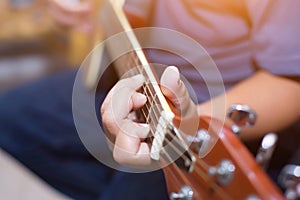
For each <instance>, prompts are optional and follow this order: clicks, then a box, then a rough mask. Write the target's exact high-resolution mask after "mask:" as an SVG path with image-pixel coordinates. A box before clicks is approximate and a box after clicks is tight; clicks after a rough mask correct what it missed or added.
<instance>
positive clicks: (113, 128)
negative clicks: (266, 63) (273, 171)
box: [101, 67, 300, 166]
mask: <svg viewBox="0 0 300 200" xmlns="http://www.w3.org/2000/svg"><path fill="white" fill-rule="evenodd" d="M143 81H144V80H143V77H142V76H140V75H138V76H135V77H131V78H127V79H125V80H121V81H119V82H118V83H117V84H116V85H115V86H114V87H113V89H112V90H111V91H110V92H109V94H108V95H107V97H106V99H105V101H104V103H103V105H102V107H101V114H102V119H103V124H104V126H105V129H106V133H107V134H108V136H109V138H110V139H111V141H113V142H114V147H113V155H114V158H115V160H116V161H117V162H119V163H121V164H124V165H130V166H132V165H147V164H149V163H150V161H151V159H150V156H149V146H148V145H147V143H146V142H145V141H144V138H145V137H146V136H147V134H148V131H149V127H148V126H147V125H145V124H140V123H137V122H135V121H133V120H132V118H131V117H130V116H131V115H132V114H131V112H132V110H135V109H138V108H140V107H141V106H142V105H144V103H145V102H146V97H145V96H144V95H142V94H140V93H138V92H137V91H136V90H137V89H138V88H140V87H141V85H142V83H143ZM178 82H179V84H178ZM161 83H162V85H163V86H164V88H163V89H162V91H163V93H164V95H165V96H166V97H167V98H168V99H169V100H170V101H171V103H172V104H174V105H175V106H176V107H177V109H179V110H180V111H181V112H182V113H188V112H186V111H188V110H193V109H197V110H198V113H199V114H201V115H208V116H210V115H211V114H212V111H211V105H212V103H213V102H216V101H221V100H222V99H224V97H225V99H226V106H225V108H228V106H229V105H231V104H234V103H237V102H239V103H242V104H246V105H249V106H250V107H251V108H252V109H254V110H255V111H256V113H257V115H258V118H257V122H256V124H255V125H254V126H253V127H252V128H247V129H245V130H243V132H242V136H241V137H242V139H244V140H249V139H253V138H258V137H261V136H262V135H263V134H265V133H268V132H271V131H278V130H281V129H283V128H285V127H287V126H289V125H291V124H292V123H293V122H295V121H297V120H299V118H300V106H299V104H298V99H300V84H299V83H298V82H296V81H292V80H290V79H287V78H282V77H278V76H274V75H271V74H270V73H268V72H265V71H259V72H257V73H256V74H254V75H253V76H252V77H250V78H248V79H246V80H244V81H242V82H241V83H239V84H237V85H236V86H235V87H234V88H232V89H231V90H230V91H228V92H226V94H223V95H221V96H219V97H216V98H214V99H212V100H210V101H208V102H205V103H203V104H199V105H194V104H193V103H192V101H191V100H190V98H189V97H188V93H187V92H186V89H185V86H184V84H183V83H182V82H181V81H180V80H179V72H178V70H177V69H176V68H175V67H169V68H168V69H167V70H166V71H165V73H164V75H163V76H162V80H161ZM166 88H167V89H166ZM174 94H177V96H175V95H174ZM253 94H255V95H253ZM218 113H220V114H219V115H217V116H214V117H216V118H219V119H220V120H222V119H224V114H225V111H224V110H223V111H222V110H220V112H218ZM225 124H226V125H230V124H231V122H230V121H229V120H227V121H225Z"/></svg>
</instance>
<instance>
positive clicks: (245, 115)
mask: <svg viewBox="0 0 300 200" xmlns="http://www.w3.org/2000/svg"><path fill="white" fill-rule="evenodd" d="M227 117H228V118H229V119H231V120H232V121H233V123H234V124H233V125H232V127H231V129H232V131H233V132H234V133H235V134H237V135H239V134H240V131H241V129H242V128H243V127H249V126H253V125H254V124H255V122H256V113H255V112H254V110H252V109H251V108H250V107H249V106H247V105H242V104H233V105H231V106H230V107H229V109H228V111H227Z"/></svg>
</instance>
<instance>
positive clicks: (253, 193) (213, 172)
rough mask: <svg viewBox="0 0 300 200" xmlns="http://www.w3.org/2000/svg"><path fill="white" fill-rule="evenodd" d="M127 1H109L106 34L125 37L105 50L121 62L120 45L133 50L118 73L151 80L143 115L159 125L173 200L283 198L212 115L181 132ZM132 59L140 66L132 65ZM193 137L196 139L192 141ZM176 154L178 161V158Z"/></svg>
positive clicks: (156, 139) (157, 149)
mask: <svg viewBox="0 0 300 200" xmlns="http://www.w3.org/2000/svg"><path fill="white" fill-rule="evenodd" d="M122 2H123V1H119V0H109V1H107V4H105V6H104V10H103V16H102V18H101V19H102V26H103V27H104V30H105V36H106V37H107V38H109V37H110V36H114V35H116V34H119V33H122V38H123V40H122V41H119V40H118V42H117V43H111V44H110V43H109V42H108V43H106V44H105V47H106V50H107V51H108V52H109V54H110V56H112V57H116V58H117V57H118V56H120V54H118V52H117V51H116V46H119V47H120V46H122V47H128V49H130V50H132V52H130V54H128V55H127V54H126V55H123V54H122V55H123V56H124V58H126V59H124V60H122V62H115V64H116V69H117V71H118V72H119V74H124V73H125V72H127V71H129V70H130V69H132V68H136V71H137V73H139V74H142V75H143V76H144V77H145V80H147V81H145V84H144V85H143V87H142V88H141V92H143V93H144V94H145V95H146V96H147V103H146V105H145V106H144V107H143V108H142V109H141V113H144V115H143V116H144V118H145V119H147V120H146V122H147V123H149V125H150V127H154V128H153V130H152V129H151V136H152V138H153V140H152V142H151V144H152V145H151V148H152V149H151V150H153V153H152V151H151V158H152V159H154V160H157V161H158V160H159V161H160V162H161V164H162V166H164V172H165V177H166V181H167V186H168V190H169V194H170V199H181V200H202V199H204V200H208V199H233V200H237V199H243V200H257V199H265V200H271V199H274V200H279V199H283V196H282V195H281V193H280V191H279V190H278V189H277V188H276V186H275V185H274V184H273V183H272V182H271V180H270V179H269V178H268V176H267V175H266V174H265V173H264V172H263V171H262V169H261V168H260V167H259V165H258V164H257V163H256V162H255V160H254V158H253V157H252V155H251V154H250V153H249V151H248V150H247V149H246V147H245V146H244V145H243V144H242V143H241V141H240V140H239V139H238V138H237V137H236V136H235V135H234V134H233V133H232V132H231V131H230V129H228V128H226V127H224V126H223V124H222V123H221V122H220V121H218V120H216V119H212V118H210V117H201V118H200V120H198V117H196V120H195V121H199V123H198V122H195V121H193V122H192V124H194V125H196V126H195V130H193V131H190V133H191V134H190V135H188V134H186V135H185V134H181V133H182V132H181V130H180V129H181V128H180V127H179V126H177V125H178V123H177V122H178V121H180V119H179V118H178V119H179V120H176V118H175V117H176V116H175V114H174V113H173V111H172V108H171V106H170V105H169V104H168V102H167V100H166V99H165V97H164V95H163V94H162V92H161V90H160V87H159V84H158V81H157V78H156V76H155V74H154V72H153V70H152V68H151V65H150V64H149V62H148V60H147V57H146V55H144V53H143V49H142V47H141V46H140V44H139V42H138V40H137V38H136V36H135V34H134V32H132V31H131V30H132V28H131V26H130V24H129V22H128V20H127V19H126V15H125V13H124V11H123V9H122V6H123V4H122ZM108 19H109V20H108ZM111 24H113V26H112V25H111ZM119 36H120V35H119ZM130 60H131V61H135V62H129V61H130ZM126 61H127V62H126ZM125 63H126V64H127V65H126V64H125ZM131 71H132V70H131ZM148 119H149V120H148ZM195 123H196V124H195ZM197 125H198V126H197ZM178 127H179V128H178ZM177 128H178V130H177ZM195 131H196V134H194V132H195ZM183 132H184V133H187V132H186V131H183ZM198 133H199V135H200V133H201V134H202V133H206V135H207V136H208V137H212V140H208V141H205V140H202V139H203V138H201V137H200V138H197V137H196V136H197V135H198ZM189 136H190V137H189ZM193 136H195V137H193ZM187 138H190V140H192V141H187V140H186V139H187ZM191 138H192V139H191ZM193 138H195V141H194V139H193ZM201 140H202V141H201ZM211 141H213V142H211ZM210 143H212V144H213V145H210ZM206 144H208V145H206ZM203 145H204V146H210V148H209V149H208V150H207V151H206V153H205V154H202V153H201V151H197V148H198V150H199V149H200V150H201V149H202V150H203V148H202V147H203ZM165 147H168V148H169V149H168V148H165ZM167 150H171V151H167ZM170 152H172V153H170ZM174 154H175V155H176V156H177V155H178V157H176V156H175V157H174V156H173V155H174ZM199 155H200V156H199Z"/></svg>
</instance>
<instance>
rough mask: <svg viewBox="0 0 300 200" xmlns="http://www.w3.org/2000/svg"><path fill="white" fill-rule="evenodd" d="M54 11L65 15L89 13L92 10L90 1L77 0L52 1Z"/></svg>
mask: <svg viewBox="0 0 300 200" xmlns="http://www.w3.org/2000/svg"><path fill="white" fill-rule="evenodd" d="M52 4H53V6H54V7H56V9H59V10H61V11H62V12H66V13H89V12H91V10H92V5H91V2H90V1H83V2H80V1H79V0H63V1H62V0H52Z"/></svg>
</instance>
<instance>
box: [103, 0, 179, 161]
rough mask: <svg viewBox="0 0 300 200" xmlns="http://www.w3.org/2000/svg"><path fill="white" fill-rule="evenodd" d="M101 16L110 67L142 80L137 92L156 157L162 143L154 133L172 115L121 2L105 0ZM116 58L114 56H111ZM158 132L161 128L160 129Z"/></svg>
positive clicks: (159, 135)
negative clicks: (143, 99) (141, 97)
mask: <svg viewBox="0 0 300 200" xmlns="http://www.w3.org/2000/svg"><path fill="white" fill-rule="evenodd" d="M101 13H102V16H101V17H100V18H101V20H102V21H101V23H102V27H103V29H104V35H105V37H106V38H107V40H105V48H106V49H107V51H108V53H109V55H110V57H111V58H113V59H112V60H113V61H114V66H115V69H116V71H117V73H118V74H119V76H120V77H127V76H132V75H135V74H142V75H143V76H144V78H145V83H144V85H143V87H142V88H141V92H142V93H143V94H145V95H146V96H147V99H148V101H147V102H146V105H145V106H144V107H143V108H142V109H141V110H140V112H141V114H142V115H143V117H144V118H145V120H146V123H148V124H149V125H150V127H151V131H150V132H152V131H153V132H152V133H151V134H152V135H153V136H154V140H153V141H152V152H151V157H152V158H153V159H155V160H158V159H159V158H160V156H159V151H160V149H161V146H162V144H163V142H164V135H163V134H164V133H159V134H158V133H157V132H158V130H163V131H162V132H164V130H165V129H167V128H168V127H169V125H170V124H172V121H173V118H174V114H173V112H172V110H171V108H170V106H169V104H168V103H167V100H166V99H165V97H164V95H163V94H162V92H161V90H160V87H159V84H158V81H157V80H158V79H157V76H156V75H155V73H154V72H153V69H152V67H151V64H150V63H149V62H148V60H147V58H146V56H145V54H144V52H143V49H142V47H141V45H140V43H139V42H138V39H137V37H136V35H135V33H134V31H133V29H132V27H131V26H130V24H129V22H128V20H127V18H126V14H125V12H124V10H123V1H118V0H109V1H108V2H107V3H106V5H104V6H103V12H101ZM114 58H116V59H114ZM160 132H161V131H160Z"/></svg>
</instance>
